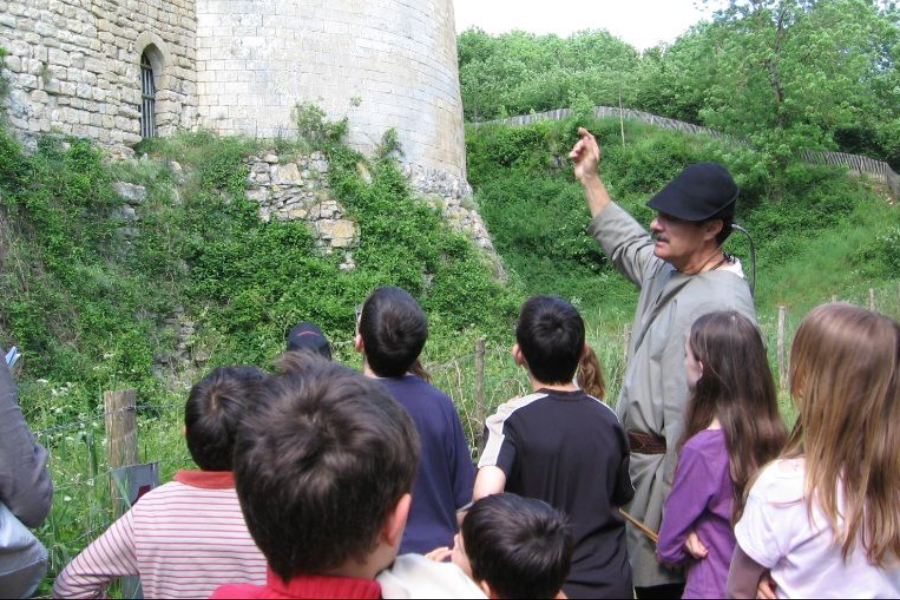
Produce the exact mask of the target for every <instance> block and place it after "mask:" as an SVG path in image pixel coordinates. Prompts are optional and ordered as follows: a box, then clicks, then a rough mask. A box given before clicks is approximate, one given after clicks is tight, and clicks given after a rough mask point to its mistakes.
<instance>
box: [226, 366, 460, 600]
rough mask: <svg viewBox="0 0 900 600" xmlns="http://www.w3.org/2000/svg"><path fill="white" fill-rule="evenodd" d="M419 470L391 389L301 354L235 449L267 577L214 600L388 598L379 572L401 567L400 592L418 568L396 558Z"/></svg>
mask: <svg viewBox="0 0 900 600" xmlns="http://www.w3.org/2000/svg"><path fill="white" fill-rule="evenodd" d="M418 465H419V443H418V435H417V433H416V430H415V426H414V425H413V422H412V420H411V419H410V418H409V416H408V415H407V414H406V412H405V411H404V410H403V407H401V406H400V405H399V404H398V403H397V402H395V401H394V400H393V399H392V398H391V396H390V393H389V392H388V391H387V390H386V389H385V388H384V386H382V385H381V384H380V383H378V382H377V381H374V380H372V379H369V378H366V377H364V376H362V375H360V374H358V373H355V372H353V371H351V370H350V369H347V368H345V367H342V366H340V365H336V364H334V363H327V362H324V361H322V360H321V359H317V358H315V357H312V356H306V363H305V364H300V361H296V362H295V363H294V370H293V371H292V372H290V373H288V374H286V375H284V376H282V377H278V378H272V379H271V380H270V381H269V382H268V383H267V385H266V386H265V387H264V388H263V390H262V392H261V395H260V402H259V404H258V405H257V406H255V407H254V409H253V410H252V411H250V412H249V413H248V415H247V416H246V419H245V423H244V426H243V427H242V428H241V431H240V434H239V436H238V441H237V446H236V452H235V477H236V479H237V491H238V495H239V497H240V500H241V506H242V507H243V512H244V515H245V517H246V521H247V526H248V528H249V530H250V532H251V534H252V535H253V539H254V540H256V543H257V544H258V545H259V548H260V549H261V550H262V552H263V554H264V555H265V556H266V559H267V561H268V567H269V574H268V581H267V583H266V585H265V586H262V587H258V586H248V585H227V586H223V587H222V588H220V589H219V590H217V591H216V593H215V595H214V596H213V598H372V599H375V598H381V597H382V596H385V597H387V596H388V595H389V594H386V593H383V585H384V584H383V583H382V582H381V581H380V580H376V577H377V576H378V575H379V574H380V573H382V572H383V571H385V570H386V569H388V568H389V567H391V566H392V565H393V566H394V568H393V572H389V573H388V575H387V577H386V579H385V581H387V586H388V587H390V588H391V589H392V591H396V589H397V588H398V586H399V585H400V584H399V580H402V579H403V578H404V577H406V576H407V575H406V573H405V572H404V569H406V571H409V569H408V566H409V563H410V561H396V560H395V559H396V557H397V552H398V550H399V548H400V540H401V538H402V536H403V530H404V527H405V525H406V521H407V517H408V515H409V510H410V504H411V502H412V497H411V496H410V491H411V490H412V487H413V480H414V479H415V477H416V472H417V470H418ZM397 563H402V564H401V565H400V567H399V568H398V566H397ZM413 563H414V567H418V566H420V565H421V564H425V565H426V567H425V570H426V571H428V570H430V571H431V572H432V573H437V575H435V577H434V578H435V579H437V580H441V578H442V577H443V576H446V574H447V569H438V568H437V567H440V565H433V566H432V565H430V563H428V561H427V560H425V559H424V558H422V557H419V560H418V561H413ZM412 570H413V571H416V570H417V569H416V568H414V569H412ZM452 572H453V573H457V574H458V575H459V580H464V579H465V578H464V577H463V576H462V574H461V573H459V571H458V570H457V569H453V570H452ZM419 576H422V575H421V572H420V573H419ZM425 578H426V579H428V577H427V576H425ZM451 578H452V573H451ZM449 591H450V592H453V590H449ZM454 596H455V594H452V593H451V594H449V595H446V596H445V595H437V596H433V597H454ZM406 597H412V596H406Z"/></svg>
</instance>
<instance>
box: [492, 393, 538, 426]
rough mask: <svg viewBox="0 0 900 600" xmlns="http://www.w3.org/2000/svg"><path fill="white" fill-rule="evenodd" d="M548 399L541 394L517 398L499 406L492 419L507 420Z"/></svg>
mask: <svg viewBox="0 0 900 600" xmlns="http://www.w3.org/2000/svg"><path fill="white" fill-rule="evenodd" d="M548 398H549V395H548V394H546V393H543V392H538V393H534V394H529V395H527V396H517V397H515V398H513V399H512V400H509V401H508V402H504V403H503V404H501V405H500V407H499V408H497V412H496V413H494V418H501V419H504V420H505V419H508V418H509V417H511V416H512V415H513V414H515V413H517V412H519V411H522V410H523V409H526V408H528V407H529V406H531V405H533V404H535V403H536V402H540V401H542V400H546V399H548Z"/></svg>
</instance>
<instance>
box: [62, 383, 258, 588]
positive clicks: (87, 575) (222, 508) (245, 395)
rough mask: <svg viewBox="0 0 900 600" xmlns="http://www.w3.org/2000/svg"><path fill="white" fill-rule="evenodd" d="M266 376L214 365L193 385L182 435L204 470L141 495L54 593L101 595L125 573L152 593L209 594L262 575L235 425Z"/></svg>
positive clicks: (79, 559)
mask: <svg viewBox="0 0 900 600" xmlns="http://www.w3.org/2000/svg"><path fill="white" fill-rule="evenodd" d="M264 379H265V374H264V373H263V372H262V371H260V370H259V369H254V368H232V369H216V370H215V371H213V372H212V373H211V374H210V375H209V376H208V377H206V378H205V379H204V380H203V381H201V382H200V383H198V384H197V385H195V386H194V387H193V389H192V390H191V393H190V396H189V398H188V401H187V405H186V407H185V419H184V422H185V437H186V438H187V445H188V449H189V450H190V453H191V456H192V457H193V459H194V462H195V463H196V464H197V466H198V467H200V469H201V470H200V471H181V472H179V473H178V474H176V475H175V481H174V482H172V483H169V484H167V485H164V486H162V487H160V488H158V489H156V490H153V491H151V492H150V493H148V494H147V495H145V496H144V497H143V498H141V500H140V501H139V502H138V503H137V504H135V505H134V507H132V509H131V510H130V511H128V512H127V513H126V514H125V516H123V517H122V518H121V519H119V520H118V521H116V522H115V523H114V524H113V525H112V526H111V527H110V528H109V529H108V530H107V531H106V533H104V534H103V535H102V536H101V537H100V538H98V539H97V540H96V541H95V542H94V543H93V544H91V545H90V546H88V548H87V549H86V550H85V551H84V552H82V553H81V554H79V555H78V556H77V557H76V558H75V560H73V561H72V563H71V564H69V566H68V567H66V569H65V570H64V571H63V572H62V573H61V574H60V575H59V577H58V578H57V579H56V584H55V585H54V588H53V593H54V595H55V596H56V597H57V598H99V597H101V596H102V595H103V593H104V591H105V590H106V588H107V587H108V586H109V584H110V583H112V581H113V580H115V579H118V578H120V577H127V576H139V577H140V578H141V583H142V585H143V590H144V594H145V595H146V597H147V598H206V597H208V596H209V595H210V594H211V593H212V592H213V591H214V590H215V589H216V588H217V587H218V586H220V585H222V584H223V583H225V582H228V581H240V582H243V583H254V584H261V583H263V582H265V580H266V561H265V558H264V557H263V555H262V554H261V553H260V551H259V550H258V549H257V547H256V544H255V543H254V542H253V539H252V538H251V537H250V533H249V532H248V531H247V526H246V525H245V523H244V518H243V515H242V514H241V507H240V504H239V502H238V498H237V493H236V492H235V484H234V476H233V475H232V458H233V456H234V443H235V435H236V430H237V428H238V425H239V423H240V422H241V419H242V418H243V416H244V410H245V408H246V407H247V405H248V403H249V402H250V400H251V398H253V396H254V393H255V392H254V391H255V389H256V387H257V386H258V385H259V384H260V383H261V382H262V381H263V380H264Z"/></svg>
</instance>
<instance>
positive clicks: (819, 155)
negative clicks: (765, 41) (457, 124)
mask: <svg viewBox="0 0 900 600" xmlns="http://www.w3.org/2000/svg"><path fill="white" fill-rule="evenodd" d="M594 114H595V116H596V117H597V118H598V119H623V120H624V119H628V120H631V121H639V122H641V123H646V124H648V125H653V126H654V127H659V128H662V129H670V130H673V131H680V132H682V133H690V134H694V135H698V134H699V135H708V136H710V137H714V138H717V139H724V140H730V141H735V142H737V143H740V144H746V142H745V141H744V140H741V139H738V138H736V137H734V136H731V135H728V134H726V133H722V132H721V131H715V130H714V129H710V128H708V127H702V126H700V125H695V124H693V123H686V122H684V121H678V120H676V119H669V118H667V117H660V116H658V115H653V114H650V113H648V112H643V111H640V110H631V109H628V108H625V109H621V108H617V107H614V106H598V107H597V108H596V109H595V111H594ZM572 115H573V111H572V109H569V108H561V109H558V110H550V111H546V112H541V113H531V114H528V115H520V116H518V117H510V118H508V119H499V120H496V121H486V122H484V123H473V125H475V126H480V125H487V124H502V125H510V126H513V127H521V126H524V125H530V124H531V123H536V122H538V121H562V120H564V119H568V118H569V117H571V116H572ZM803 159H804V160H806V161H807V162H809V163H811V164H818V165H831V166H844V167H847V168H848V169H850V170H851V171H853V172H856V173H859V174H862V175H866V176H868V177H870V178H872V179H875V180H877V181H880V182H882V183H884V184H885V185H887V186H888V187H889V188H890V190H891V193H893V195H894V197H895V198H900V175H898V174H897V173H896V172H895V171H894V170H893V169H892V168H891V166H890V165H889V164H887V163H886V162H882V161H880V160H874V159H872V158H868V157H866V156H859V155H856V154H845V153H843V152H814V151H807V152H804V153H803Z"/></svg>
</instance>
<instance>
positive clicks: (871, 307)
mask: <svg viewBox="0 0 900 600" xmlns="http://www.w3.org/2000/svg"><path fill="white" fill-rule="evenodd" d="M877 308H878V307H877V306H875V290H874V289H872V288H869V310H871V311H872V312H875V311H876V309H877Z"/></svg>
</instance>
